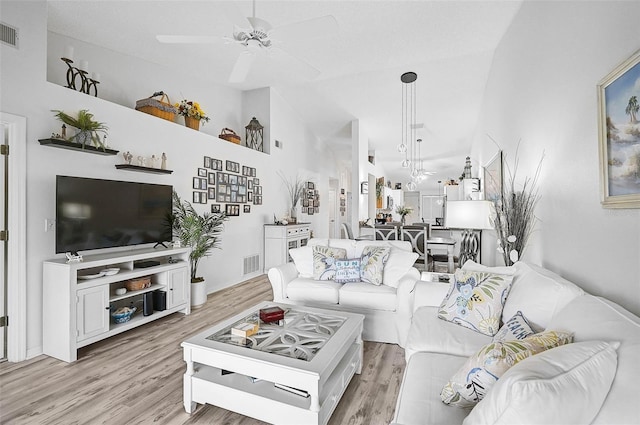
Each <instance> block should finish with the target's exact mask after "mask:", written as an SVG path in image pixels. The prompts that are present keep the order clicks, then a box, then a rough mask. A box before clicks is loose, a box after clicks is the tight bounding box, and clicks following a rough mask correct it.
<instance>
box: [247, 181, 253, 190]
mask: <svg viewBox="0 0 640 425" xmlns="http://www.w3.org/2000/svg"><path fill="white" fill-rule="evenodd" d="M247 189H248V190H253V180H249V181H248V182H247Z"/></svg>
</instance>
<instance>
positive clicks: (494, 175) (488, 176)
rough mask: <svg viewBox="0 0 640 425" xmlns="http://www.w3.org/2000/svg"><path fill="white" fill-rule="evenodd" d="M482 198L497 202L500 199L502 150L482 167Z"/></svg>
mask: <svg viewBox="0 0 640 425" xmlns="http://www.w3.org/2000/svg"><path fill="white" fill-rule="evenodd" d="M483 168H484V175H483V180H484V199H485V200H487V201H492V202H497V201H500V200H501V199H502V181H503V177H504V175H503V171H502V151H499V152H498V153H497V154H496V155H495V156H494V157H493V158H491V161H489V162H488V163H487V165H485V166H484V167H483Z"/></svg>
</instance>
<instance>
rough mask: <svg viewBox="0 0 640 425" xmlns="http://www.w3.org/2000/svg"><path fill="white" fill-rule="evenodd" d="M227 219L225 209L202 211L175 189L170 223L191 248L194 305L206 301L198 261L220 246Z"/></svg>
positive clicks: (177, 234)
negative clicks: (212, 211)
mask: <svg viewBox="0 0 640 425" xmlns="http://www.w3.org/2000/svg"><path fill="white" fill-rule="evenodd" d="M226 220H227V216H226V214H225V213H209V212H205V213H204V214H202V215H200V214H198V212H197V211H196V210H195V209H194V208H193V205H191V204H190V203H189V202H188V201H184V202H183V201H182V200H181V199H180V196H178V194H177V193H176V192H175V191H174V192H173V211H172V214H171V217H170V220H169V222H170V225H171V229H172V231H173V235H174V236H175V237H176V238H177V239H178V240H179V241H180V243H181V244H182V245H183V246H188V247H190V248H191V253H190V254H189V260H190V262H191V305H192V306H193V307H198V306H201V305H202V304H204V303H205V302H206V301H207V293H206V282H205V280H204V278H203V277H202V276H198V264H199V262H200V260H201V259H202V258H203V257H208V256H209V255H211V251H212V250H213V249H214V248H220V235H221V233H222V231H223V230H224V222H225V221H226Z"/></svg>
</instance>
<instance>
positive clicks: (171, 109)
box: [136, 91, 178, 122]
mask: <svg viewBox="0 0 640 425" xmlns="http://www.w3.org/2000/svg"><path fill="white" fill-rule="evenodd" d="M158 96H160V99H154V98H156V97H158ZM165 100H166V101H165ZM136 110H138V111H141V112H144V113H145V114H149V115H153V116H154V117H158V118H162V119H163V120H167V121H171V122H173V121H174V119H175V117H176V113H177V112H178V108H176V107H175V106H173V105H172V104H171V101H170V100H169V96H167V95H166V94H165V93H164V92H162V91H158V92H155V93H154V94H153V95H152V96H151V97H148V98H146V99H141V100H138V101H136Z"/></svg>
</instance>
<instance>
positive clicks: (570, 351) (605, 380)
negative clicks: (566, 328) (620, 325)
mask: <svg viewBox="0 0 640 425" xmlns="http://www.w3.org/2000/svg"><path fill="white" fill-rule="evenodd" d="M619 345H620V343H618V342H613V343H606V342H603V341H585V342H576V343H573V344H568V345H564V346H562V347H557V348H554V349H552V350H547V351H545V352H544V353H540V354H536V355H535V356H532V357H530V358H528V359H525V360H523V361H521V362H520V363H518V364H517V365H516V366H514V367H512V368H511V369H509V370H508V371H507V372H506V373H505V374H504V375H503V376H502V378H500V380H499V381H498V382H497V383H496V385H495V386H494V387H493V389H492V390H491V392H490V393H489V394H487V396H486V397H485V398H484V400H483V401H482V403H480V404H478V406H477V407H475V408H474V409H473V410H472V411H471V413H470V414H469V416H467V418H466V419H465V420H464V424H465V425H484V424H494V425H498V424H505V425H506V424H515V423H522V422H523V419H525V420H526V423H530V424H590V423H591V422H592V421H593V419H594V418H595V417H596V415H597V414H598V412H599V411H600V407H601V406H602V403H604V401H605V399H606V398H607V395H609V396H610V394H609V389H610V388H611V384H612V382H613V379H614V377H615V376H616V367H617V365H618V355H617V352H616V349H617V348H618V347H619ZM636 417H637V416H636Z"/></svg>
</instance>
